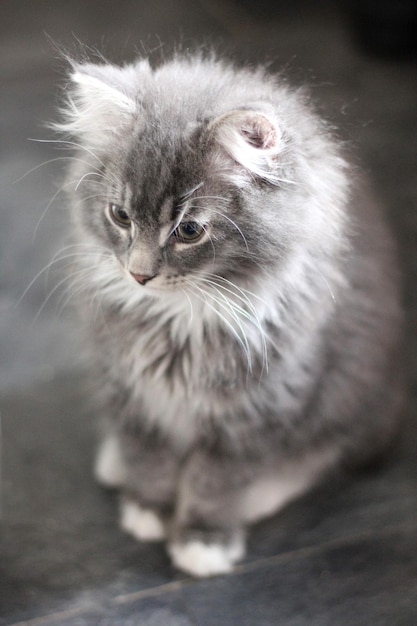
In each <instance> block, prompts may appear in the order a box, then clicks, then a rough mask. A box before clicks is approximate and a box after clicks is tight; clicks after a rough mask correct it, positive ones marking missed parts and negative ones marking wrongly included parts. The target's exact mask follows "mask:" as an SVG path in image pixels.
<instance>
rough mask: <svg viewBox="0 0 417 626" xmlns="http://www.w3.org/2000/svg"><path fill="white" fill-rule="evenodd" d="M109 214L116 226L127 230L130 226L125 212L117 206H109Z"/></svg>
mask: <svg viewBox="0 0 417 626" xmlns="http://www.w3.org/2000/svg"><path fill="white" fill-rule="evenodd" d="M110 214H111V216H112V218H113V220H114V222H116V224H117V225H118V226H123V227H124V228H128V227H129V226H130V224H131V219H130V217H129V215H128V214H127V213H126V211H125V210H124V209H123V208H122V207H121V206H119V205H118V204H113V203H111V204H110Z"/></svg>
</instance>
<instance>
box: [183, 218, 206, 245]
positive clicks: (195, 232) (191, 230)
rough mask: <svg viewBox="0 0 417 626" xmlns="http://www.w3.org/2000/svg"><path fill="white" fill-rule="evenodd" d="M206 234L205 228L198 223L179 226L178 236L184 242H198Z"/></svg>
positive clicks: (184, 223)
mask: <svg viewBox="0 0 417 626" xmlns="http://www.w3.org/2000/svg"><path fill="white" fill-rule="evenodd" d="M203 232H204V228H203V226H201V224H197V222H183V223H182V224H180V225H179V226H178V229H177V236H178V237H179V238H180V239H182V240H183V241H196V240H197V239H199V238H200V237H201V235H202V234H203Z"/></svg>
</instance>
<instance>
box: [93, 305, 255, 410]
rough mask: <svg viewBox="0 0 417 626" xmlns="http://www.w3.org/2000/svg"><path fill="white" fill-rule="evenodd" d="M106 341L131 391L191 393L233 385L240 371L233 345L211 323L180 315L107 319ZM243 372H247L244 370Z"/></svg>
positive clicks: (186, 395)
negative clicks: (155, 390) (150, 389)
mask: <svg viewBox="0 0 417 626" xmlns="http://www.w3.org/2000/svg"><path fill="white" fill-rule="evenodd" d="M105 334H106V341H105V343H106V344H107V345H108V347H109V349H110V352H111V355H112V356H111V358H112V362H113V363H114V364H115V365H116V367H117V369H118V372H119V375H120V376H121V377H122V378H123V381H124V383H125V385H127V386H128V387H129V388H130V390H132V391H133V392H135V389H138V390H139V389H140V393H141V394H144V393H146V390H147V388H156V389H158V390H159V392H162V390H163V389H167V390H168V391H169V393H170V394H171V396H173V395H174V394H175V395H178V396H181V397H183V398H184V399H189V398H190V397H191V396H192V395H193V394H194V393H196V392H199V393H200V394H204V392H205V391H206V392H211V391H212V390H213V389H218V390H220V389H223V390H227V389H231V388H233V387H235V386H236V384H237V382H238V378H239V372H240V370H241V363H240V359H239V358H237V355H236V348H235V346H234V342H233V341H232V342H231V341H230V339H229V337H228V336H227V333H225V332H224V330H223V329H222V328H221V327H220V326H219V325H218V324H217V323H216V322H215V321H213V320H210V319H208V320H207V319H203V318H202V317H198V318H194V319H190V318H189V317H187V316H181V315H175V314H173V315H169V314H165V315H161V316H158V315H149V314H148V315H144V316H142V317H140V316H135V317H131V316H126V317H119V316H116V315H112V316H110V317H108V319H107V321H106V327H105ZM243 369H245V368H243Z"/></svg>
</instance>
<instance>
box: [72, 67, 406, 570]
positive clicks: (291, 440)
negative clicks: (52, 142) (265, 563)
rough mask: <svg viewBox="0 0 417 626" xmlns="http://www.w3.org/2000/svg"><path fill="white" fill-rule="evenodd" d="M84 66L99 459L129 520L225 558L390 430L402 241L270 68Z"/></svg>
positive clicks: (177, 549) (79, 164)
mask: <svg viewBox="0 0 417 626" xmlns="http://www.w3.org/2000/svg"><path fill="white" fill-rule="evenodd" d="M73 82H74V84H75V87H74V90H73V95H72V99H71V101H70V103H69V105H68V106H67V109H66V119H65V122H64V123H63V124H62V126H61V129H63V130H64V131H66V132H67V133H70V134H72V135H73V136H75V137H76V141H77V142H79V143H80V144H81V147H82V149H80V151H79V154H78V155H77V160H75V161H74V165H73V167H72V170H71V173H70V178H69V180H74V187H75V191H74V192H72V196H73V215H74V229H75V230H74V232H75V245H76V246H78V247H77V248H75V250H77V254H78V253H81V254H78V256H77V259H79V261H78V263H79V267H78V271H79V272H80V274H77V275H76V276H77V277H78V278H76V280H80V281H81V282H80V285H81V288H79V287H78V288H77V285H78V283H76V290H77V291H80V301H81V311H82V313H83V316H84V318H89V325H88V326H89V336H90V337H91V339H92V344H93V350H92V355H93V358H94V359H95V361H96V370H95V371H96V380H97V381H98V382H99V387H101V399H102V405H103V411H104V412H105V413H106V415H107V423H108V432H107V435H106V437H105V439H104V442H103V445H102V448H101V450H100V452H99V455H98V459H97V466H96V473H97V475H98V477H99V479H100V480H102V482H105V483H107V484H110V485H111V484H112V485H114V486H117V487H120V488H121V489H122V492H123V497H122V526H123V527H124V528H125V529H126V530H128V531H130V532H132V533H133V534H134V535H135V536H137V537H138V538H141V539H144V540H146V539H148V540H152V539H161V538H163V537H166V538H167V541H168V549H169V552H170V554H171V556H172V558H173V561H174V563H175V564H176V565H177V566H178V567H180V568H182V569H184V570H186V571H188V572H191V573H192V574H195V575H210V574H215V573H219V572H223V571H228V570H229V569H230V567H231V565H232V564H233V563H234V562H235V561H236V560H237V559H239V558H240V557H241V556H242V555H243V553H244V528H245V525H246V523H247V522H251V521H254V520H256V519H259V518H261V517H263V516H264V515H267V514H270V513H272V512H273V511H275V510H278V509H279V508H280V507H281V506H283V505H284V504H285V503H286V502H287V501H288V500H289V499H291V498H293V497H295V496H297V495H299V494H301V493H302V492H303V491H305V490H306V489H307V488H309V487H310V486H311V485H313V484H314V483H315V482H317V480H319V479H320V478H321V477H322V476H323V475H325V474H326V472H328V471H329V470H331V469H333V468H336V467H343V466H348V465H351V464H355V463H359V462H361V461H363V460H366V459H367V458H369V457H370V456H373V455H375V454H378V453H379V452H380V451H381V450H382V449H383V448H384V447H385V446H386V445H387V444H388V442H389V441H390V439H391V438H392V433H393V431H394V430H395V427H396V423H397V419H396V414H397V412H398V407H399V404H400V399H401V381H400V377H399V376H398V371H399V351H400V347H399V337H400V325H401V324H400V322H401V310H400V306H399V294H398V276H397V268H396V262H395V254H394V251H393V246H392V243H391V239H390V236H389V234H388V232H387V230H386V228H385V226H384V223H383V221H382V219H381V217H380V214H379V210H378V207H377V206H376V204H375V202H374V201H373V199H372V197H371V195H370V193H369V191H368V190H367V187H366V184H365V183H364V182H363V181H362V180H361V179H360V176H359V175H358V174H357V173H353V172H352V171H351V170H350V168H349V166H348V165H347V164H346V162H345V160H344V159H343V157H342V156H341V154H340V152H339V149H338V147H337V144H336V143H335V141H334V140H333V139H332V137H331V136H330V134H329V132H328V131H327V129H326V127H325V126H324V125H323V123H322V122H321V121H320V120H319V119H318V118H317V117H316V116H315V115H314V114H313V113H311V112H310V110H309V106H308V104H307V102H306V99H305V98H304V96H303V95H301V94H297V93H295V92H292V91H291V90H289V89H288V88H287V86H286V85H285V84H284V85H281V84H279V82H277V81H276V80H275V79H273V78H271V77H270V76H268V75H266V74H265V73H264V72H263V71H262V70H257V71H253V72H252V71H247V70H236V69H234V68H232V67H230V66H228V65H225V64H223V63H220V62H217V61H213V60H210V59H209V60H203V59H201V58H200V57H195V58H190V59H181V58H177V59H174V60H173V61H171V62H169V63H167V64H165V65H162V66H161V67H160V68H158V69H156V70H151V69H150V67H149V65H148V63H147V62H146V61H141V62H139V63H138V64H136V65H132V66H127V67H125V68H116V67H114V66H107V65H101V66H94V65H91V64H86V65H77V66H75V67H74V74H73ZM84 250H85V254H84Z"/></svg>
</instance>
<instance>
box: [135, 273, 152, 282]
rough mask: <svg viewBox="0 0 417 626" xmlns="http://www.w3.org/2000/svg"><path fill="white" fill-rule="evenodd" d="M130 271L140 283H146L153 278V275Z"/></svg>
mask: <svg viewBox="0 0 417 626" xmlns="http://www.w3.org/2000/svg"><path fill="white" fill-rule="evenodd" d="M130 273H131V275H132V276H133V278H134V279H135V280H136V281H137V282H138V283H139V284H140V285H146V283H147V282H148V281H149V280H151V279H152V278H153V276H146V275H144V274H134V273H133V272H130Z"/></svg>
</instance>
